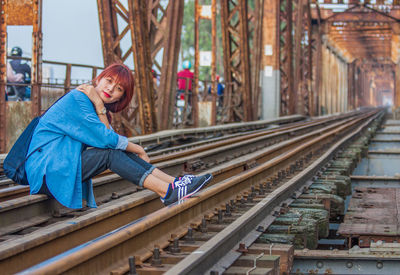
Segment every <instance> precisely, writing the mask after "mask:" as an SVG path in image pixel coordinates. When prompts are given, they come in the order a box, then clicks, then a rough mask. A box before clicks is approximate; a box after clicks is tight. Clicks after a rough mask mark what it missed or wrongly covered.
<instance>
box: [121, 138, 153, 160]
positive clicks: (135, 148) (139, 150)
mask: <svg viewBox="0 0 400 275" xmlns="http://www.w3.org/2000/svg"><path fill="white" fill-rule="evenodd" d="M125 151H127V152H131V153H135V154H137V155H138V156H139V157H140V158H141V159H143V160H144V161H147V162H150V158H149V156H148V155H147V154H146V152H145V151H144V149H143V147H142V146H140V145H137V144H134V143H132V142H128V146H127V147H126V149H125Z"/></svg>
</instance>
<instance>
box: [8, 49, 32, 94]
mask: <svg viewBox="0 0 400 275" xmlns="http://www.w3.org/2000/svg"><path fill="white" fill-rule="evenodd" d="M11 56H14V57H22V49H21V48H20V47H14V48H12V49H11ZM10 65H11V68H12V70H13V71H14V72H15V74H21V75H22V79H21V80H20V81H10V82H14V83H18V84H20V83H25V84H30V83H31V67H30V66H29V65H28V64H26V63H23V62H22V60H21V59H13V60H11V61H10ZM13 87H14V90H15V91H16V95H17V100H24V99H25V95H26V94H27V90H29V91H30V88H29V87H28V86H20V85H14V86H13ZM28 94H29V96H28V98H29V97H30V92H28Z"/></svg>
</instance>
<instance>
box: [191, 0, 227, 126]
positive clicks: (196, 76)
mask: <svg viewBox="0 0 400 275" xmlns="http://www.w3.org/2000/svg"><path fill="white" fill-rule="evenodd" d="M199 9H200V6H199V0H195V1H194V77H193V91H192V93H193V94H192V96H193V101H192V107H193V108H192V116H193V126H194V127H198V125H199V112H198V94H199V74H200V72H199V65H200V47H199V38H200V33H199V19H200V10H199ZM221 17H222V15H221ZM186 85H187V84H186Z"/></svg>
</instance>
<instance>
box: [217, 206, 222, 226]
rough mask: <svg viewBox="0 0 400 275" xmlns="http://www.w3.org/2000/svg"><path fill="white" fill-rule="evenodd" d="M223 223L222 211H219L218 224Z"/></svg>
mask: <svg viewBox="0 0 400 275" xmlns="http://www.w3.org/2000/svg"><path fill="white" fill-rule="evenodd" d="M222 222H223V216H222V210H221V209H218V221H217V223H218V224H221V223H222Z"/></svg>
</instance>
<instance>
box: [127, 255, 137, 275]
mask: <svg viewBox="0 0 400 275" xmlns="http://www.w3.org/2000/svg"><path fill="white" fill-rule="evenodd" d="M129 275H138V273H137V272H136V265H135V257H134V256H131V257H129Z"/></svg>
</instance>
